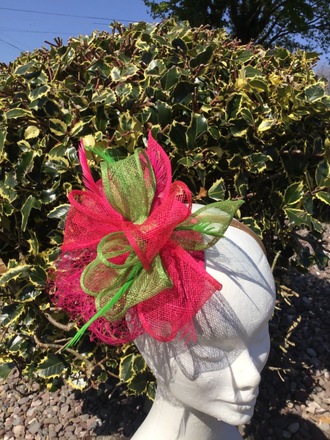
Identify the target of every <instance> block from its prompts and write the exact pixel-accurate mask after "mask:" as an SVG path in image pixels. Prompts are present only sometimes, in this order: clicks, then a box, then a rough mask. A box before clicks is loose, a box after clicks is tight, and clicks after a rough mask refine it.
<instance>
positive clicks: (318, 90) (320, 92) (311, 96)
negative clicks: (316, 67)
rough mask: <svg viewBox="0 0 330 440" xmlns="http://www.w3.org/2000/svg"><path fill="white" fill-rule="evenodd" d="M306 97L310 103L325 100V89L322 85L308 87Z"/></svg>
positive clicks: (305, 91) (305, 92)
mask: <svg viewBox="0 0 330 440" xmlns="http://www.w3.org/2000/svg"><path fill="white" fill-rule="evenodd" d="M304 94H305V97H306V99H307V100H308V101H310V102H314V101H317V100H318V99H321V98H323V96H324V89H323V87H322V86H321V85H320V84H314V85H312V86H310V87H306V88H305V90H304Z"/></svg>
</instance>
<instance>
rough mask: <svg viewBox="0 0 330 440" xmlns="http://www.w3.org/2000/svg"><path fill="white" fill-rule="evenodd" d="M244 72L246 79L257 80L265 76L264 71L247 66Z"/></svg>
mask: <svg viewBox="0 0 330 440" xmlns="http://www.w3.org/2000/svg"><path fill="white" fill-rule="evenodd" d="M244 71H245V77H246V78H255V77H256V76H260V77H261V76H264V74H263V72H262V70H260V69H256V68H255V67H252V66H246V67H245V69H244Z"/></svg>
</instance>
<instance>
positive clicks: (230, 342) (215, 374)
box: [168, 298, 272, 425]
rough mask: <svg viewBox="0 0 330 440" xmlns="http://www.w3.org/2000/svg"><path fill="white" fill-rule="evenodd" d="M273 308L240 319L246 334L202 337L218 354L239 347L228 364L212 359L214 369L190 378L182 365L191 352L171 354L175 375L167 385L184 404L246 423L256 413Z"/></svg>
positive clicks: (201, 342) (223, 418) (203, 342)
mask: <svg viewBox="0 0 330 440" xmlns="http://www.w3.org/2000/svg"><path fill="white" fill-rule="evenodd" d="M237 299H238V298H237ZM241 300H243V298H241ZM232 305H233V304H232ZM240 306H242V309H243V310H244V309H245V310H248V309H249V308H250V307H249V305H248V304H247V303H244V301H243V302H240ZM271 311H272V307H269V306H268V307H265V308H264V310H263V312H262V314H256V315H255V316H254V317H253V316H252V315H251V314H250V313H246V315H245V319H244V321H243V322H241V324H243V326H245V329H246V333H245V335H244V336H243V335H242V334H241V332H231V334H230V335H226V333H225V332H219V334H218V335H216V334H213V335H212V338H210V337H206V338H204V337H199V343H200V344H203V346H204V347H205V346H206V345H207V346H209V347H211V349H212V353H213V356H214V354H215V353H216V351H218V353H219V357H223V356H224V354H225V355H226V353H227V354H228V356H230V354H231V352H232V350H233V349H234V348H235V349H237V347H240V349H239V351H238V353H239V354H238V357H236V359H235V358H234V360H233V361H232V362H231V363H230V364H229V365H227V366H226V367H223V368H220V369H215V370H213V368H212V361H210V364H209V369H210V370H213V371H206V372H203V373H201V374H200V375H199V376H198V377H197V378H196V379H195V380H190V379H189V378H188V377H187V376H186V375H185V374H184V372H183V371H182V369H181V368H180V366H179V365H180V364H182V363H186V360H185V359H184V358H185V357H187V356H189V354H188V352H186V353H182V354H180V355H179V357H177V358H171V360H170V363H169V364H170V365H169V368H170V369H171V370H172V371H175V375H174V377H173V380H171V381H169V383H168V388H169V390H170V392H171V393H172V394H173V396H175V398H176V399H177V400H178V401H179V402H180V403H181V404H182V405H183V406H186V407H190V408H194V409H196V410H198V411H200V412H202V413H205V414H208V415H210V416H212V417H215V418H218V419H221V420H223V421H225V422H226V423H229V424H231V425H239V424H243V423H246V422H247V421H248V420H249V419H250V418H251V417H252V414H253V410H254V405H255V402H256V398H257V395H258V385H259V382H260V372H261V370H262V369H263V367H264V365H265V363H266V360H267V357H268V353H269V333H268V319H269V315H270V313H271ZM243 318H244V317H242V319H243ZM254 318H255V319H254ZM224 352H225V353H224ZM206 362H207V361H206Z"/></svg>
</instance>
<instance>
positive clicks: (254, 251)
mask: <svg viewBox="0 0 330 440" xmlns="http://www.w3.org/2000/svg"><path fill="white" fill-rule="evenodd" d="M205 260H206V261H205V264H206V268H207V271H208V272H209V273H210V274H211V275H212V276H213V277H214V278H216V279H218V280H219V281H220V282H221V284H222V285H223V288H222V290H221V291H220V292H216V293H215V294H214V295H213V296H212V297H211V298H210V299H209V300H208V301H207V302H206V303H205V304H204V306H203V307H202V309H201V310H200V311H199V312H198V313H197V315H196V316H195V318H194V327H195V330H196V335H197V338H196V340H195V341H194V342H191V343H188V344H187V343H185V342H184V341H182V339H180V338H176V339H174V340H173V341H170V342H167V343H161V342H158V341H156V340H154V339H152V338H151V337H150V336H148V335H143V336H141V337H139V338H138V339H136V341H135V343H136V345H137V347H138V349H139V350H140V352H141V353H142V355H143V356H144V358H145V360H146V362H147V363H148V365H149V367H150V368H151V370H152V371H153V373H154V374H155V377H156V379H157V384H158V388H157V399H165V400H167V401H169V402H171V404H172V405H174V406H179V407H183V408H188V409H191V410H197V411H199V412H201V413H203V414H206V415H208V416H211V417H214V418H216V419H219V420H222V421H224V422H226V423H228V424H231V425H239V424H242V423H246V422H247V421H248V420H249V419H250V418H251V416H252V414H253V409H254V405H255V401H256V397H257V394H258V385H259V382H260V372H261V370H262V368H263V367H264V365H265V363H266V360H267V357H268V353H269V333H268V321H269V319H270V317H271V315H272V312H273V308H274V297H275V293H274V292H275V289H274V283H273V277H272V274H271V271H270V268H269V266H268V263H267V260H266V257H265V255H264V254H263V252H262V250H261V248H260V246H259V245H258V243H257V242H256V241H255V240H254V239H253V238H251V237H250V236H249V235H248V234H246V232H244V231H240V230H237V229H235V228H232V227H230V228H229V229H228V231H227V232H226V235H225V237H224V238H222V239H221V240H220V241H219V242H218V244H217V245H216V246H214V247H213V248H211V249H209V250H207V251H206V252H205Z"/></svg>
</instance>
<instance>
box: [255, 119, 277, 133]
mask: <svg viewBox="0 0 330 440" xmlns="http://www.w3.org/2000/svg"><path fill="white" fill-rule="evenodd" d="M274 123H275V121H274V119H264V120H263V121H261V123H260V124H259V125H258V127H257V130H258V132H259V133H262V132H264V131H267V130H270V129H271V128H272V127H273V125H274Z"/></svg>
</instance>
